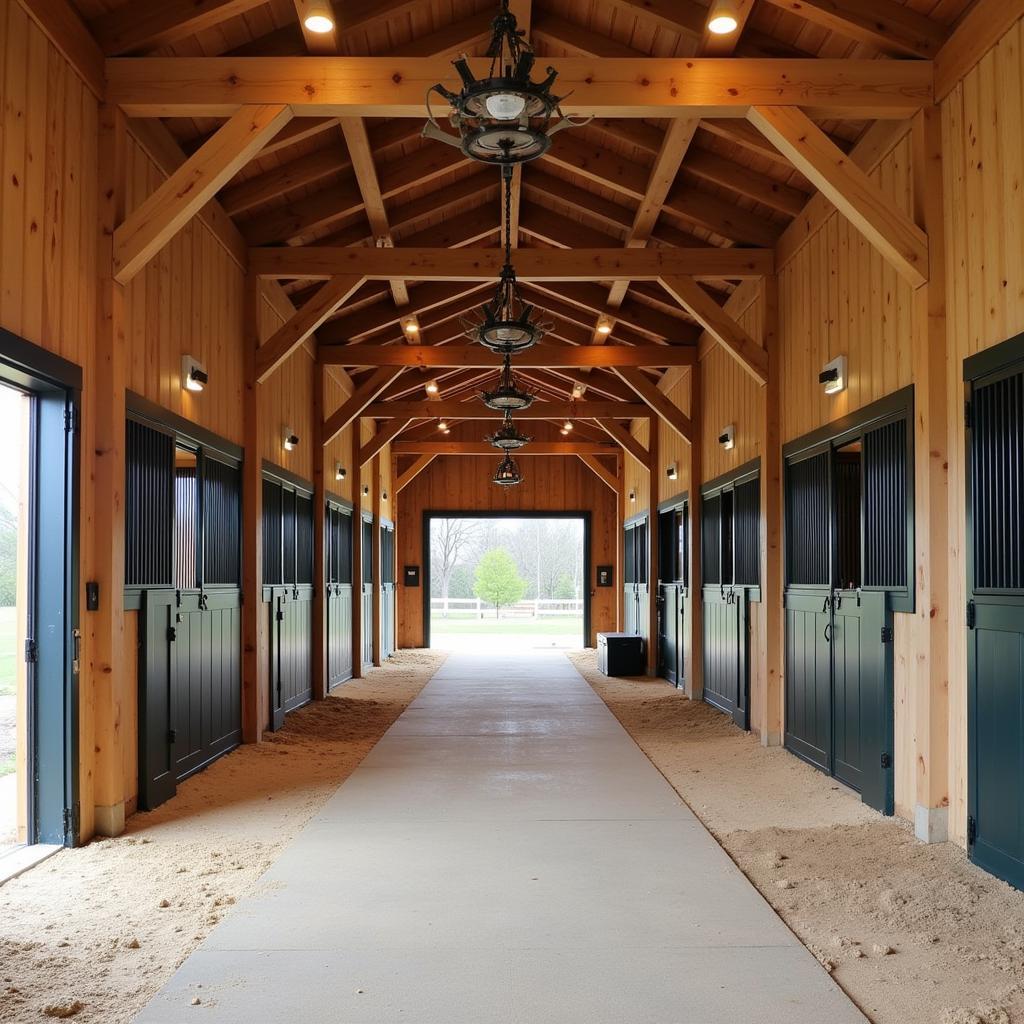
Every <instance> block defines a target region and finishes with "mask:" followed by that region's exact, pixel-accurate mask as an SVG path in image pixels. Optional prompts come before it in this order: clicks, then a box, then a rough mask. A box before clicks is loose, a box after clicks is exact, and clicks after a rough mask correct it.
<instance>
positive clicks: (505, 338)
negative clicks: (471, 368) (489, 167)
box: [461, 168, 551, 355]
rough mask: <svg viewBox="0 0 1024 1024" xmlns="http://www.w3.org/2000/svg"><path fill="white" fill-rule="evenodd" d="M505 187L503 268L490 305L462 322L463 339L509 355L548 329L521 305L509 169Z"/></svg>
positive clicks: (532, 309) (528, 345) (527, 305)
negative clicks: (514, 253) (514, 260)
mask: <svg viewBox="0 0 1024 1024" xmlns="http://www.w3.org/2000/svg"><path fill="white" fill-rule="evenodd" d="M502 178H503V180H504V185H505V205H504V212H503V223H504V227H505V264H504V266H503V267H502V268H501V276H500V277H499V278H498V286H497V288H495V290H494V296H493V297H492V298H491V301H490V302H485V303H484V304H483V305H482V306H480V308H479V314H480V319H479V320H467V319H463V320H462V321H461V323H462V326H463V327H464V328H465V334H466V337H467V338H469V339H471V340H472V341H478V342H479V343H480V344H481V345H483V346H484V347H486V348H489V349H490V350H491V351H492V352H498V353H501V354H504V355H511V354H512V353H515V352H523V351H525V350H526V349H528V348H531V347H532V346H533V345H536V344H537V342H538V341H540V340H541V338H543V337H544V335H545V334H547V332H548V331H549V330H550V329H551V324H550V323H546V322H543V321H541V320H540V319H538V317H539V315H540V311H539V310H537V307H536V306H534V305H533V304H532V303H529V302H526V301H524V299H523V297H522V294H521V293H520V291H519V282H518V281H517V280H516V271H515V267H514V266H513V265H512V169H511V168H505V169H504V171H503V174H502Z"/></svg>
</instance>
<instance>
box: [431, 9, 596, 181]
mask: <svg viewBox="0 0 1024 1024" xmlns="http://www.w3.org/2000/svg"><path fill="white" fill-rule="evenodd" d="M508 5H509V0H501V8H500V10H499V11H498V15H497V17H495V19H494V21H493V22H492V24H491V42H490V45H489V46H488V47H487V52H486V54H485V56H487V57H490V58H491V64H490V69H489V71H488V74H487V77H486V78H480V79H478V78H476V77H475V76H474V74H473V72H472V71H471V70H470V67H469V61H468V59H467V58H466V56H465V54H463V56H461V57H460V58H459V59H458V60H455V61H453V62H452V64H453V65H454V67H455V70H456V71H458V73H459V77H460V78H461V79H462V90H461V91H460V92H458V93H454V92H452V91H451V90H449V89H446V88H445V87H444V85H442V84H441V83H440V82H439V83H438V84H437V85H434V86H431V88H430V89H428V90H427V119H428V120H427V123H426V124H425V125H424V127H423V136H424V138H428V139H436V140H437V141H439V142H445V143H447V144H448V145H450V146H456V147H458V148H460V149H461V150H462V151H463V153H465V154H466V156H468V157H469V158H470V159H471V160H479V161H481V162H482V163H487V164H503V165H506V166H508V165H512V164H521V163H525V162H526V161H527V160H535V159H536V158H537V157H539V156H543V155H544V153H546V152H547V151H548V148H549V147H550V145H551V137H552V136H553V135H554V134H555V133H556V132H559V131H561V130H562V129H563V128H572V127H576V126H577V125H580V124H586V123H587V121H589V120H590V118H586V119H584V120H582V121H574V120H573V119H572V118H570V117H566V116H565V115H564V114H563V113H562V111H561V109H560V108H559V104H560V103H561V102H562V100H563V99H564V97H559V96H554V95H552V93H551V87H552V86H553V85H554V84H555V79H556V78H557V77H558V72H557V71H555V69H554V68H551V67H549V68H548V69H547V78H545V79H544V81H542V82H533V81H531V80H530V74H531V72H532V71H533V65H534V63H535V62H536V57H535V56H534V53H533V47H532V46H531V45H530V44H529V43H528V42H527V41H526V40H525V39H524V38H523V36H524V32H523V30H522V29H520V28H518V26H517V23H516V16H515V15H514V14H513V13H512V12H511V11H510V10H509V6H508ZM433 92H436V93H437V94H438V95H439V96H441V97H442V98H443V99H444V100H445V101H446V102H447V103H448V104H450V105H451V108H452V112H451V115H450V120H451V123H452V126H453V127H454V128H455V129H456V131H457V132H458V135H451V134H449V133H448V132H446V131H445V130H444V129H443V128H442V127H441V126H440V125H439V124H438V123H437V118H436V117H434V114H433V112H432V111H431V109H430V94H431V93H433ZM552 118H556V120H555V123H554V124H552V123H551V122H552Z"/></svg>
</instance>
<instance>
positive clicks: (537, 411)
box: [363, 364, 649, 420]
mask: <svg viewBox="0 0 1024 1024" xmlns="http://www.w3.org/2000/svg"><path fill="white" fill-rule="evenodd" d="M517 365H518V364H517ZM565 390H566V389H565V388H563V394H564V391H565ZM363 415H364V416H368V417H371V418H373V419H385V418H387V417H393V418H395V419H400V420H401V419H405V420H418V419H425V418H428V417H430V418H438V417H442V418H445V419H464V420H467V419H468V420H493V419H501V416H502V414H501V413H500V412H497V411H496V410H494V409H488V408H487V406H485V405H482V404H481V403H480V402H477V401H469V402H463V401H459V400H445V399H442V400H441V401H426V402H388V401H383V402H377V403H376V404H374V405H370V406H367V407H366V409H365V410H363ZM647 415H649V412H648V409H647V406H646V405H644V404H643V403H642V402H534V403H533V405H531V406H530V408H529V409H522V410H519V411H517V412H516V413H515V417H516V419H517V420H520V419H523V420H565V419H570V418H571V419H581V420H602V419H620V420H628V419H635V418H637V417H641V416H647Z"/></svg>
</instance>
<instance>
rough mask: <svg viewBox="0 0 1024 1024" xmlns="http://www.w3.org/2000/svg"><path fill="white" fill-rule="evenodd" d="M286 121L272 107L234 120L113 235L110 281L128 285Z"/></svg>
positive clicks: (287, 113)
mask: <svg viewBox="0 0 1024 1024" xmlns="http://www.w3.org/2000/svg"><path fill="white" fill-rule="evenodd" d="M291 116H292V113H291V110H289V109H288V108H287V107H283V106H275V105H265V106H255V107H244V108H242V109H241V110H239V111H238V112H237V113H236V114H234V115H233V116H232V117H231V118H230V119H229V120H228V121H227V123H226V124H224V125H223V127H221V129H220V130H219V131H218V132H217V133H216V135H214V136H213V138H212V139H210V141H209V142H207V143H206V145H205V146H203V147H202V149H200V150H198V152H196V153H194V154H193V155H192V156H190V157H189V158H188V159H187V160H186V161H185V162H184V163H183V164H182V165H181V166H180V167H179V168H178V169H177V170H176V171H175V172H174V173H173V174H172V175H171V176H170V177H168V178H167V180H166V181H164V183H163V184H162V185H160V186H159V188H157V190H156V191H155V192H154V193H153V194H152V195H150V196H149V197H148V198H147V199H145V200H143V202H142V203H141V204H140V205H139V206H138V207H136V208H135V209H134V210H133V211H132V212H131V213H130V214H129V215H128V217H127V218H126V219H125V221H124V223H123V224H121V225H120V226H119V227H118V228H117V230H116V231H115V232H114V267H115V275H114V276H115V278H116V280H117V281H118V282H119V283H120V284H125V283H127V282H128V281H130V280H131V279H132V278H133V277H134V276H135V275H136V274H137V273H138V272H139V271H140V270H141V269H142V267H143V266H145V264H146V263H147V262H148V261H149V260H150V259H152V257H153V256H155V255H156V253H158V252H159V251H160V250H161V249H162V248H163V246H164V245H166V244H167V242H169V241H170V240H171V238H173V237H174V235H175V234H177V232H178V231H180V230H181V229H182V228H183V227H184V226H185V225H186V224H187V223H188V222H189V220H191V219H192V217H193V216H194V215H195V214H196V213H198V212H199V211H200V210H201V209H202V208H203V207H204V206H205V205H206V204H207V203H208V202H209V201H210V200H211V199H213V197H214V195H215V194H216V192H217V191H218V189H220V187H221V186H222V185H223V184H224V183H225V182H226V181H228V180H229V179H230V178H231V177H232V176H233V175H234V174H235V173H236V172H237V171H238V170H239V168H241V167H242V166H244V165H245V164H246V163H248V161H249V160H250V159H252V157H253V156H254V155H255V154H256V153H258V152H259V150H260V147H261V146H262V145H263V143H264V142H265V141H266V140H267V139H268V138H272V137H273V135H274V133H275V132H277V131H278V130H279V129H280V128H281V126H282V125H284V124H287V122H288V121H289V120H290V119H291Z"/></svg>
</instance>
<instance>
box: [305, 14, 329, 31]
mask: <svg viewBox="0 0 1024 1024" xmlns="http://www.w3.org/2000/svg"><path fill="white" fill-rule="evenodd" d="M303 24H304V25H305V26H306V28H308V29H309V31H310V32H315V33H316V34H317V35H321V36H322V35H326V34H327V33H328V32H333V31H334V22H333V21H332V20H331V19H330V18H329V17H327V15H326V14H324V13H323V12H321V11H318V12H317V13H316V14H309V15H307V16H306V19H305V21H304V22H303Z"/></svg>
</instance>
